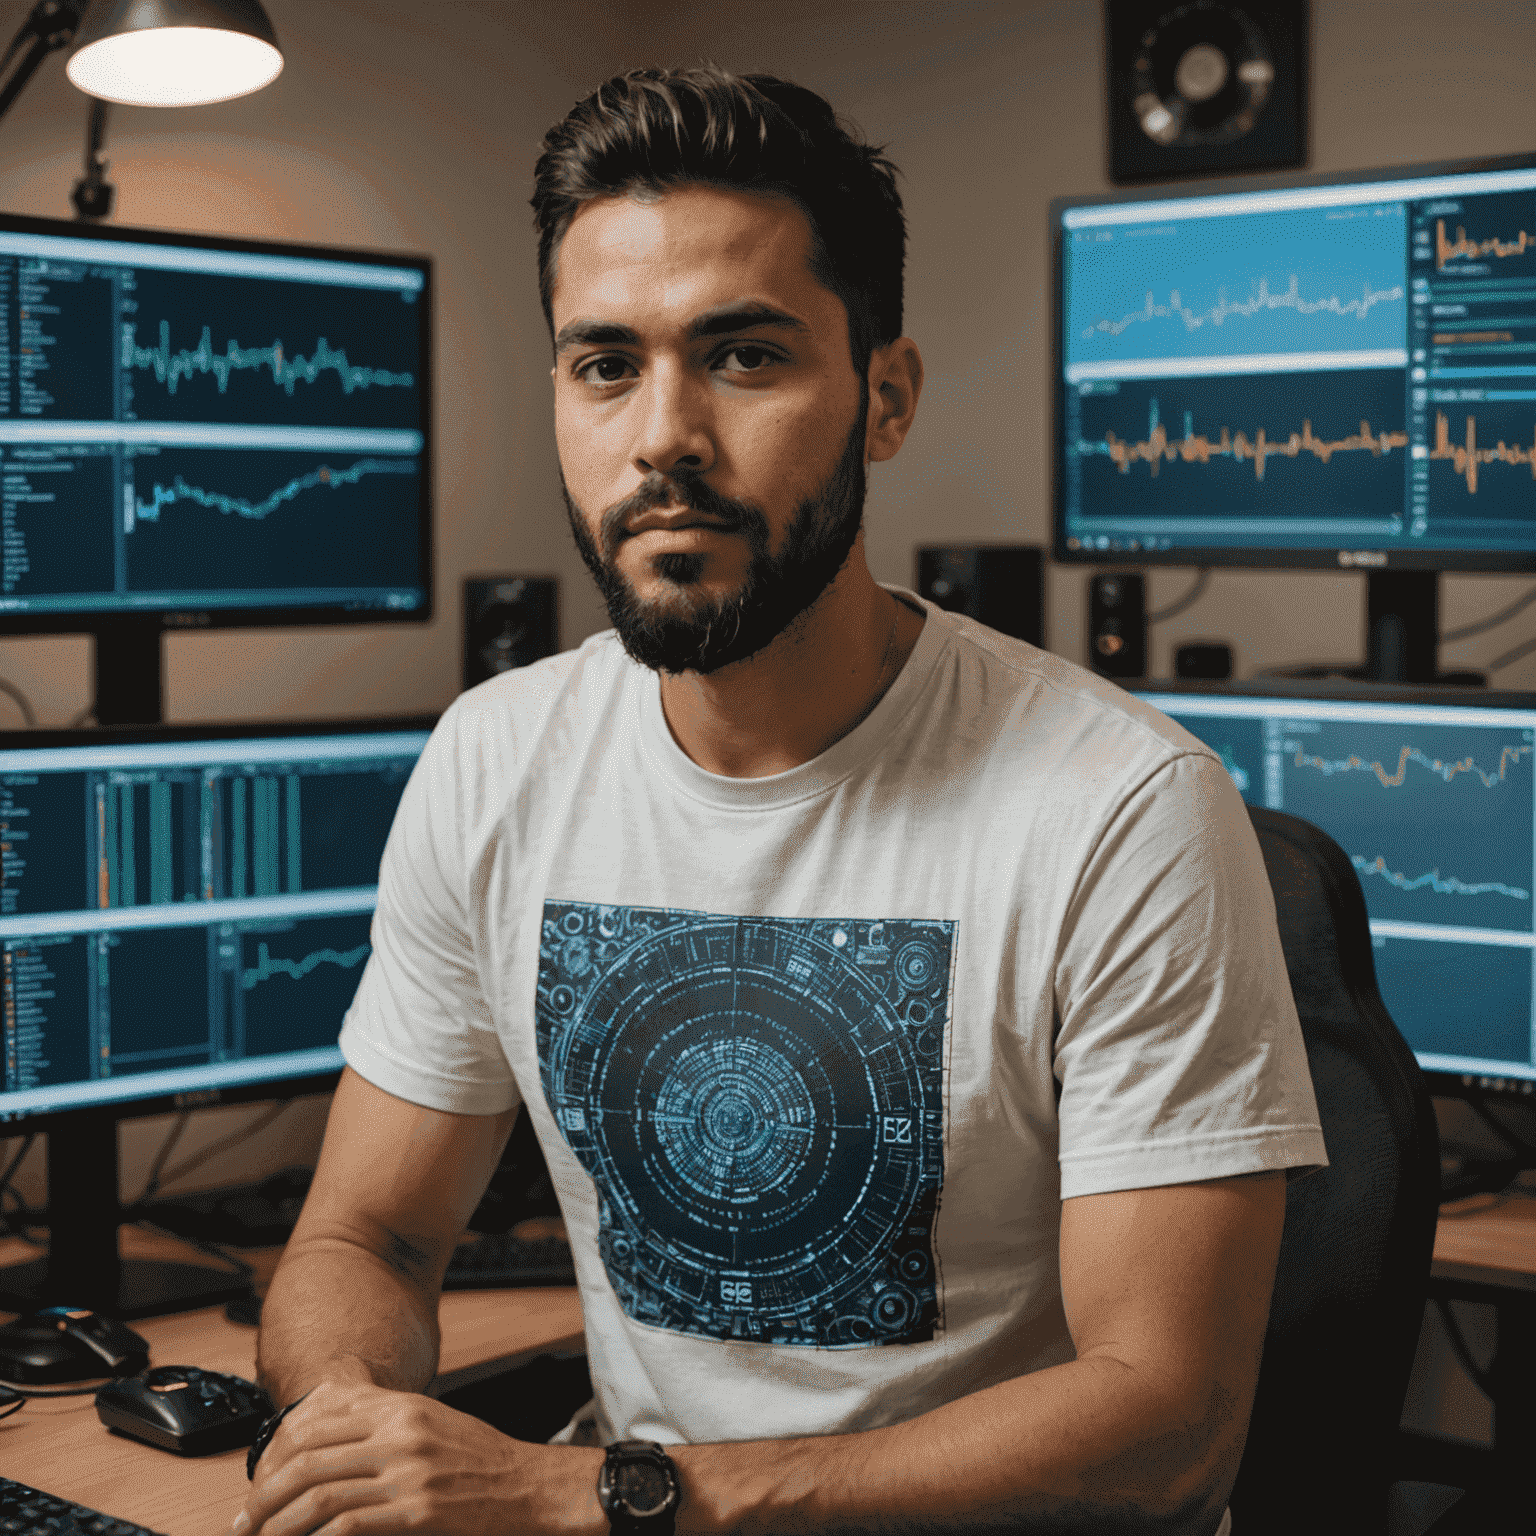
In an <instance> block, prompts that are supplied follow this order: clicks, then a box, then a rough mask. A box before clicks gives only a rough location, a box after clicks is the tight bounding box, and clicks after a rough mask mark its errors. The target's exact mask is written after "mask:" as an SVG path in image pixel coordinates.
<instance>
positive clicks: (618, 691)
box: [417, 630, 644, 831]
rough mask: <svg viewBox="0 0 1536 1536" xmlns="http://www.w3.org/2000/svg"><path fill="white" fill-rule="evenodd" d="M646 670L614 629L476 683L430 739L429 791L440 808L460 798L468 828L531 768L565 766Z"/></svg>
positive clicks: (423, 768) (424, 775)
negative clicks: (631, 658) (562, 764)
mask: <svg viewBox="0 0 1536 1536" xmlns="http://www.w3.org/2000/svg"><path fill="white" fill-rule="evenodd" d="M643 675H644V674H643V672H642V669H640V668H639V667H637V666H636V665H635V663H634V662H632V661H630V660H629V658H628V657H627V656H626V655H625V654H624V651H623V648H622V647H621V646H620V644H619V642H618V639H617V638H616V636H615V635H614V634H613V632H612V631H611V630H607V631H604V632H602V633H601V634H597V635H593V636H592V637H591V638H590V639H588V640H587V641H585V642H584V643H583V644H582V645H580V646H578V647H577V648H576V649H575V650H570V651H562V652H561V653H560V654H559V655H556V656H549V657H546V658H544V660H542V661H536V662H533V663H532V664H531V665H529V666H526V667H517V668H514V669H513V670H512V671H510V672H504V673H502V674H501V675H500V676H498V677H494V678H491V679H490V680H489V681H488V682H484V683H481V684H480V685H479V686H477V687H475V688H471V689H469V690H468V692H466V693H462V694H460V695H459V697H458V698H457V699H455V700H454V701H453V703H452V704H450V705H449V706H448V708H447V710H445V711H444V713H443V716H442V718H441V719H440V720H439V721H438V723H437V727H436V729H435V730H434V731H433V733H432V738H431V740H430V741H429V742H428V743H427V747H426V750H425V752H424V753H423V754H422V758H421V762H420V764H419V766H418V770H417V777H418V778H419V779H420V780H422V781H423V783H422V788H423V790H424V791H425V793H426V794H427V795H428V797H429V798H430V800H431V801H432V802H433V803H434V804H435V805H437V806H439V807H446V806H447V805H448V804H450V803H451V804H453V805H454V806H455V807H456V808H457V811H458V814H459V816H460V818H461V819H462V821H463V822H464V823H465V824H466V826H465V830H466V831H467V830H468V828H469V827H471V826H473V825H474V824H475V823H476V822H478V821H480V820H481V819H482V817H483V816H484V815H485V814H487V813H489V814H494V813H495V812H496V811H497V810H499V808H500V807H501V806H503V805H504V804H505V803H506V801H507V799H508V797H509V796H511V795H513V794H515V793H516V792H517V790H518V787H519V786H520V785H521V784H522V783H524V782H525V781H526V780H527V778H528V777H529V775H531V774H534V773H538V772H542V771H544V770H545V769H550V770H556V769H558V767H559V765H560V764H561V763H562V762H563V761H564V760H565V759H566V757H567V755H568V753H569V752H570V751H571V750H572V749H573V747H575V745H576V744H577V743H579V742H580V741H582V740H584V739H588V738H590V737H591V736H592V735H593V734H594V733H596V732H598V731H600V730H601V729H602V728H603V725H604V723H605V722H606V721H610V720H611V719H612V718H613V716H614V713H615V712H616V711H617V710H618V709H619V708H620V706H621V704H622V702H623V700H624V699H625V698H626V697H627V696H628V690H630V689H632V688H634V687H635V686H636V685H637V683H638V681H639V680H640V679H641V677H643Z"/></svg>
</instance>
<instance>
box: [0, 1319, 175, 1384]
mask: <svg viewBox="0 0 1536 1536" xmlns="http://www.w3.org/2000/svg"><path fill="white" fill-rule="evenodd" d="M148 1364H149V1345H148V1343H146V1342H145V1340H144V1339H142V1338H140V1337H139V1335H138V1334H136V1333H135V1332H134V1331H133V1329H131V1328H129V1327H128V1326H127V1325H126V1324H124V1323H119V1322H117V1321H116V1320H115V1319H113V1318H110V1317H103V1316H101V1314H100V1313H98V1312H92V1311H90V1310H88V1309H87V1308H85V1307H44V1308H43V1309H42V1310H41V1311H40V1312H32V1313H30V1314H28V1316H26V1317H18V1318H17V1319H16V1321H15V1322H13V1323H7V1324H6V1325H5V1326H4V1327H3V1328H0V1380H5V1381H14V1382H19V1383H20V1384H21V1385H23V1386H56V1385H58V1384H59V1383H60V1382H66V1381H88V1380H89V1379H90V1378H91V1377H92V1376H132V1375H134V1374H135V1372H138V1371H142V1370H143V1369H144V1367H145V1366H147V1365H148Z"/></svg>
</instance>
